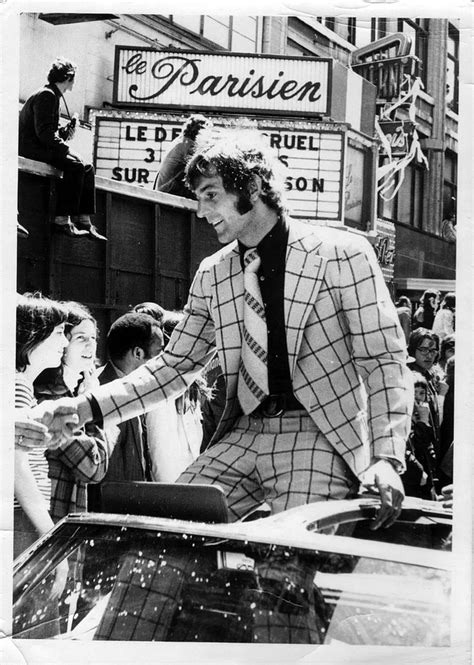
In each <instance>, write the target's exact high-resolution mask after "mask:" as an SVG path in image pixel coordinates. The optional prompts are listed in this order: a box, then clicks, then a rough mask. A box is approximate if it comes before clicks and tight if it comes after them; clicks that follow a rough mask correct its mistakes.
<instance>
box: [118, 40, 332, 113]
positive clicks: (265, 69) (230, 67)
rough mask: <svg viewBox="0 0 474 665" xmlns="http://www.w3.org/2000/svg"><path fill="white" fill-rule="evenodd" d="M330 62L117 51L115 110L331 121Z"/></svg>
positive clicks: (135, 49)
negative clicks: (234, 113)
mask: <svg viewBox="0 0 474 665" xmlns="http://www.w3.org/2000/svg"><path fill="white" fill-rule="evenodd" d="M331 76H332V61H331V60H330V59H328V58H325V59H324V58H311V57H308V58H298V57H291V56H286V57H285V56H274V55H272V56H266V55H258V56H255V55H244V54H240V55H236V54H230V53H229V54H227V53H215V52H213V53H204V52H201V51H198V52H196V51H181V50H180V51H157V50H155V49H153V48H146V47H139V48H138V47H127V46H117V47H116V54H115V76H114V93H113V94H114V98H113V101H114V104H116V105H120V106H134V107H137V106H139V107H140V108H145V107H162V108H166V109H180V110H183V109H192V111H196V110H217V109H219V110H226V111H228V110H229V109H232V110H233V111H252V112H256V113H266V114H285V115H305V116H308V115H316V116H327V115H330V108H329V107H330V99H331Z"/></svg>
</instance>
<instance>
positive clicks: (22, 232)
mask: <svg viewBox="0 0 474 665" xmlns="http://www.w3.org/2000/svg"><path fill="white" fill-rule="evenodd" d="M16 234H17V236H18V237H19V238H28V236H29V235H30V234H29V232H28V230H27V229H25V227H24V226H22V225H21V224H20V223H19V222H17V223H16Z"/></svg>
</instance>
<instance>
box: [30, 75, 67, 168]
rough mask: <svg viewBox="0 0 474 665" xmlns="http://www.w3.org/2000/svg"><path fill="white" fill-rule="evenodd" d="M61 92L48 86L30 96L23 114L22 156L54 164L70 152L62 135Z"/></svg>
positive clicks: (52, 85) (50, 85)
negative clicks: (60, 118)
mask: <svg viewBox="0 0 474 665" xmlns="http://www.w3.org/2000/svg"><path fill="white" fill-rule="evenodd" d="M60 100H61V93H60V91H59V89H58V88H57V87H56V86H55V85H54V83H52V84H47V85H45V86H43V87H42V88H40V89H39V90H37V91H36V92H35V93H33V94H32V95H31V97H29V98H28V99H27V100H26V102H25V103H24V105H23V108H22V109H21V111H20V124H19V145H18V152H19V154H20V155H22V156H23V157H29V158H30V159H37V160H38V161H40V162H47V163H49V164H54V163H56V162H59V163H60V162H61V160H63V159H64V157H65V156H66V155H67V154H68V153H69V147H68V145H67V144H66V142H65V141H63V139H62V138H61V136H60V135H59V131H58V129H59V102H60Z"/></svg>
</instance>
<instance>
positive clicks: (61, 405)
mask: <svg viewBox="0 0 474 665" xmlns="http://www.w3.org/2000/svg"><path fill="white" fill-rule="evenodd" d="M15 411H16V413H15V445H16V446H18V447H20V448H35V447H37V446H45V447H48V448H50V449H55V448H59V447H60V446H61V444H63V443H66V442H67V441H69V440H70V439H72V438H74V435H75V433H76V432H77V430H78V429H79V428H80V427H82V425H84V424H85V423H86V422H88V421H89V420H92V413H91V410H90V406H89V402H88V401H87V399H85V398H84V397H77V398H68V397H65V398H63V399H59V400H54V401H45V402H42V403H41V404H39V405H38V406H35V407H33V408H31V409H16V410H15Z"/></svg>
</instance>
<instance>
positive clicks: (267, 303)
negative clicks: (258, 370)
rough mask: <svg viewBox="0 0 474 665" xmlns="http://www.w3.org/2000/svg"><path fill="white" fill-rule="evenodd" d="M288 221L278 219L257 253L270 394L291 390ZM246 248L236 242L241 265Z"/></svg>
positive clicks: (260, 244) (260, 243)
mask: <svg viewBox="0 0 474 665" xmlns="http://www.w3.org/2000/svg"><path fill="white" fill-rule="evenodd" d="M287 244H288V225H287V223H286V221H285V220H284V219H281V218H280V219H279V220H278V222H277V223H276V224H275V226H274V227H273V228H272V229H271V230H270V231H269V233H267V235H266V236H265V237H264V238H263V239H262V240H261V241H260V242H259V243H258V245H257V250H258V254H259V256H260V261H261V264H260V268H259V270H258V273H257V274H258V278H259V283H260V292H261V294H262V300H263V305H264V307H265V317H266V321H267V330H268V387H269V391H270V393H271V394H274V393H289V392H293V388H292V385H291V377H290V368H289V363H288V349H287V346H286V330H285V312H284V296H283V294H284V286H285V265H286V248H287ZM247 249H249V248H248V247H246V246H245V245H243V244H242V243H241V242H239V251H240V261H241V264H242V269H243V258H244V254H245V252H246V251H247Z"/></svg>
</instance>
